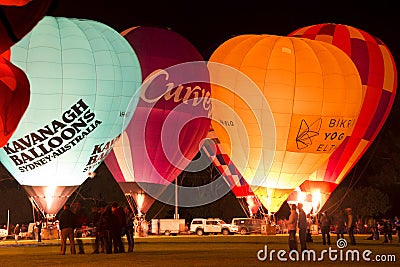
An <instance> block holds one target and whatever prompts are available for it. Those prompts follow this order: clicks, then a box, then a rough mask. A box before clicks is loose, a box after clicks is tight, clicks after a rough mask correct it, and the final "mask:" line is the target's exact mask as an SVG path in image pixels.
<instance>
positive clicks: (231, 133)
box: [210, 35, 362, 212]
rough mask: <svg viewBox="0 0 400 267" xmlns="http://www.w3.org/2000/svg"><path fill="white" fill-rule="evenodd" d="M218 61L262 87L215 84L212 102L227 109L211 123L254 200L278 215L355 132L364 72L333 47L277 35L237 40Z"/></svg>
mask: <svg viewBox="0 0 400 267" xmlns="http://www.w3.org/2000/svg"><path fill="white" fill-rule="evenodd" d="M212 61H214V62H218V63H222V64H226V65H229V66H231V67H233V68H235V69H237V70H239V71H241V73H242V74H244V75H247V77H249V78H250V79H251V80H252V81H253V82H254V83H255V84H256V85H257V86H256V87H253V88H256V89H252V90H251V92H249V91H250V88H242V87H243V81H244V80H245V78H243V77H242V76H237V77H226V79H228V80H231V81H235V82H232V84H231V88H229V89H226V88H223V87H221V86H213V85H212V96H213V97H212V99H213V100H214V99H216V100H217V101H220V102H221V103H223V105H222V104H219V103H218V102H217V101H216V102H214V101H213V113H212V115H213V118H214V120H213V121H212V125H213V128H214V130H215V132H216V133H217V136H218V138H219V139H220V141H221V144H222V146H223V148H224V150H225V151H226V153H228V154H229V155H230V157H231V159H232V161H233V162H234V163H235V165H236V167H237V168H238V169H239V171H240V172H241V173H242V175H243V177H244V178H245V179H246V181H247V182H248V183H249V185H250V186H251V188H252V190H253V192H254V193H255V195H257V196H258V197H259V199H260V201H261V202H262V203H263V205H264V206H265V207H266V208H267V209H268V211H269V212H276V211H278V210H279V208H280V206H281V205H282V203H283V202H284V201H285V200H286V199H287V196H288V195H289V193H290V192H292V191H293V190H294V189H295V188H297V187H298V186H299V185H300V184H301V183H302V182H303V181H304V180H305V179H306V178H307V177H308V176H309V175H310V174H311V173H312V172H313V171H314V170H315V169H316V168H317V167H319V165H320V164H322V163H323V162H324V161H325V160H326V159H327V158H328V157H329V155H330V154H331V153H332V152H333V151H334V150H335V148H336V147H338V146H339V145H340V143H341V142H342V141H343V139H344V137H345V136H346V135H348V134H350V133H351V131H352V129H353V126H354V122H355V120H356V119H357V116H358V113H359V110H360V106H361V101H362V91H361V82H360V77H359V75H358V72H357V69H356V67H355V66H354V63H353V62H352V61H351V60H350V58H349V57H348V56H347V55H346V54H345V53H343V52H342V51H341V50H340V49H338V48H336V47H334V46H333V45H330V44H327V43H324V42H317V41H312V40H307V39H304V40H303V39H299V38H290V37H279V36H272V35H241V36H237V37H234V38H231V39H229V40H228V41H226V42H225V43H223V44H222V45H221V46H219V47H218V48H217V49H216V50H215V52H214V53H213V54H212V55H211V57H210V62H212ZM214 75H220V76H226V73H224V72H220V73H219V72H213V71H210V76H211V80H214V79H213V76H214ZM240 90H241V91H240ZM260 93H261V97H260ZM244 94H246V96H244ZM263 100H266V101H267V103H266V102H265V101H264V102H263ZM268 105H269V106H270V110H268V108H266V106H268ZM268 112H271V113H272V116H273V120H274V123H275V124H274V123H271V122H269V121H267V119H266V118H267V116H268ZM275 131H276V140H275V139H273V138H272V137H271V132H275ZM275 141H276V146H274V145H273V144H274V142H275ZM274 150H275V151H274Z"/></svg>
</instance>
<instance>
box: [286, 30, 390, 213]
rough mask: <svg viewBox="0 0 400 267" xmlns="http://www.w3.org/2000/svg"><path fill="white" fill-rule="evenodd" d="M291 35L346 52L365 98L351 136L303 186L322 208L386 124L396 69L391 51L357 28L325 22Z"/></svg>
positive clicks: (302, 188)
mask: <svg viewBox="0 0 400 267" xmlns="http://www.w3.org/2000/svg"><path fill="white" fill-rule="evenodd" d="M289 36H294V37H301V38H307V39H313V40H319V41H323V42H327V43H330V44H333V45H335V46H337V47H338V48H340V49H341V50H343V51H344V52H345V53H346V54H347V55H348V56H349V57H350V58H351V59H352V61H353V62H354V64H355V65H356V67H357V70H358V72H359V74H360V78H361V82H362V88H363V95H364V96H365V97H364V101H363V104H362V107H361V111H360V115H359V117H358V119H357V122H356V124H355V126H354V130H353V132H352V134H351V135H350V136H347V137H346V139H345V140H344V142H343V143H342V144H341V145H340V146H339V147H338V148H337V149H336V150H335V151H334V152H333V154H332V155H331V156H330V157H329V159H328V161H326V162H325V163H324V164H323V165H322V166H321V167H320V168H319V169H318V170H317V171H316V172H314V173H313V174H312V175H311V176H310V177H309V179H308V180H310V181H313V182H312V183H310V182H305V184H304V185H302V186H301V190H302V191H304V192H305V193H309V194H310V193H313V196H314V198H316V199H313V202H314V203H316V202H317V200H318V199H319V209H320V208H322V207H323V205H324V204H325V202H326V200H327V199H328V198H329V195H330V193H331V192H332V191H333V190H334V189H335V188H336V185H338V184H339V183H340V182H341V181H342V180H343V179H344V178H345V177H346V175H347V174H348V173H349V171H350V170H351V169H352V168H353V166H354V165H355V164H356V163H357V161H358V160H359V159H360V158H361V157H362V156H363V155H364V153H365V152H366V151H367V149H368V147H369V146H370V145H371V143H372V142H373V141H374V139H375V137H376V136H377V135H378V133H379V131H380V130H381V128H382V126H383V124H384V123H385V121H386V119H387V117H388V115H389V112H390V110H391V108H392V105H393V101H394V97H395V94H396V88H397V70H396V65H395V62H394V59H393V56H392V55H391V53H390V51H389V48H388V47H387V46H386V45H385V44H384V43H383V42H382V41H381V40H379V39H378V38H377V37H375V36H373V35H371V34H369V33H367V32H365V31H363V30H360V29H357V28H355V27H351V26H347V25H341V24H333V23H324V24H317V25H312V26H307V27H304V28H300V29H298V30H295V31H293V32H292V33H290V34H289ZM330 190H332V191H330ZM319 209H318V210H319ZM318 210H315V209H314V210H313V211H314V212H318Z"/></svg>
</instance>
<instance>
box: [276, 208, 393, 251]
mask: <svg viewBox="0 0 400 267" xmlns="http://www.w3.org/2000/svg"><path fill="white" fill-rule="evenodd" d="M277 226H278V229H279V230H278V233H282V234H285V233H287V234H288V235H289V237H288V244H289V250H290V251H291V250H297V249H298V248H297V247H298V242H297V237H296V235H297V231H298V238H299V241H300V249H301V251H304V250H306V249H307V242H313V239H312V236H311V231H312V229H313V226H314V227H315V226H316V232H315V228H314V234H321V236H322V243H323V245H331V241H332V240H331V235H332V234H334V235H336V240H335V241H337V240H339V239H340V238H345V234H346V235H348V239H349V244H350V245H356V239H355V236H354V234H356V233H363V234H366V233H369V234H371V235H370V236H369V237H368V238H367V239H369V240H379V235H383V243H392V242H393V235H394V234H396V235H397V237H398V238H397V240H398V242H399V243H400V219H399V217H398V216H396V217H395V218H394V220H391V219H388V218H382V219H379V220H378V219H375V218H374V217H370V218H367V220H366V221H365V224H363V223H362V222H361V220H360V219H357V218H356V216H355V214H354V212H353V210H352V209H351V208H346V209H344V210H343V211H340V212H337V213H335V214H333V215H331V214H329V213H328V211H323V212H321V213H320V214H318V216H314V217H313V216H311V215H310V214H308V215H306V214H305V212H304V210H303V204H301V203H299V204H298V205H295V204H293V205H291V206H290V215H289V218H288V219H280V220H278V221H277ZM361 228H362V230H361Z"/></svg>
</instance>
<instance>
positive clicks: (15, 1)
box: [0, 0, 32, 6]
mask: <svg viewBox="0 0 400 267" xmlns="http://www.w3.org/2000/svg"><path fill="white" fill-rule="evenodd" d="M31 1H32V0H0V6H24V5H26V4H28V3H29V2H31Z"/></svg>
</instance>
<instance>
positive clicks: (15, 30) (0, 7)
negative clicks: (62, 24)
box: [0, 0, 52, 53]
mask: <svg viewBox="0 0 400 267" xmlns="http://www.w3.org/2000/svg"><path fill="white" fill-rule="evenodd" d="M51 2H52V1H51V0H34V1H29V0H15V1H13V0H9V1H7V0H3V1H0V53H3V52H4V51H6V50H7V49H9V48H10V47H11V46H12V45H13V44H15V43H16V42H18V41H19V40H21V39H22V38H23V37H24V36H25V35H26V34H27V33H28V32H29V31H31V30H32V28H33V27H34V26H35V25H36V24H37V23H38V22H39V21H40V20H41V19H42V18H43V17H44V16H45V14H46V12H47V10H48V9H49V7H50V4H51Z"/></svg>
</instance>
